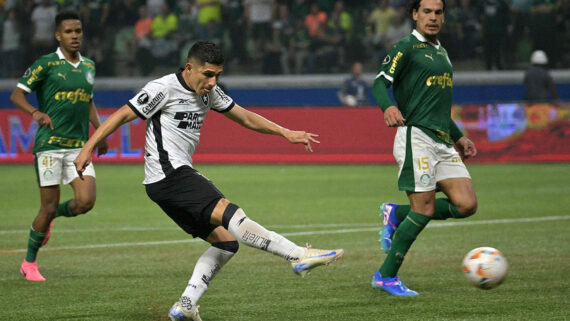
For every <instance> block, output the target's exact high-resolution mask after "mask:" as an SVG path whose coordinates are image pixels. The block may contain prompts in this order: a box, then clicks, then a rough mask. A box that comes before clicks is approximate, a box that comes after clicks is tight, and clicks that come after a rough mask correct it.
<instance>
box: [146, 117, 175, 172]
mask: <svg viewBox="0 0 570 321" xmlns="http://www.w3.org/2000/svg"><path fill="white" fill-rule="evenodd" d="M160 114H162V112H161V111H158V112H157V113H156V114H154V115H153V116H152V118H151V119H152V133H153V134H154V139H155V140H156V149H157V150H158V160H159V162H160V167H162V171H163V172H164V175H166V176H168V175H170V174H171V173H172V172H174V167H172V164H171V163H170V160H168V151H166V150H165V149H164V146H162V125H161V124H160Z"/></svg>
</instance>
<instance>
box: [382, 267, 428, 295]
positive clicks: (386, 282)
mask: <svg viewBox="0 0 570 321" xmlns="http://www.w3.org/2000/svg"><path fill="white" fill-rule="evenodd" d="M372 287H373V288H375V289H377V290H384V291H386V292H388V293H390V294H391V295H394V296H416V295H419V294H418V292H416V291H414V290H410V289H408V288H407V287H406V286H405V285H404V283H402V280H400V277H398V276H395V277H393V278H383V277H382V275H380V271H376V273H375V274H374V276H373V277H372Z"/></svg>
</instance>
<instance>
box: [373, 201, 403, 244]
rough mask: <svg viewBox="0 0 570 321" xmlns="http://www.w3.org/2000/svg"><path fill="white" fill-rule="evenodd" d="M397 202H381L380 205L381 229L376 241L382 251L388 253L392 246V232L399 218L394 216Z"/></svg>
mask: <svg viewBox="0 0 570 321" xmlns="http://www.w3.org/2000/svg"><path fill="white" fill-rule="evenodd" d="M397 207H398V204H394V203H383V204H382V206H380V218H381V219H382V230H381V231H380V233H379V234H380V239H379V240H378V242H380V244H381V245H382V251H384V252H386V253H388V251H389V250H390V247H392V238H393V237H394V232H396V229H397V228H398V225H400V220H399V219H398V218H397V217H396V208H397Z"/></svg>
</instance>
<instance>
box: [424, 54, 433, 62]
mask: <svg viewBox="0 0 570 321" xmlns="http://www.w3.org/2000/svg"><path fill="white" fill-rule="evenodd" d="M425 56H426V58H429V59H431V61H433V57H432V56H431V55H428V54H425Z"/></svg>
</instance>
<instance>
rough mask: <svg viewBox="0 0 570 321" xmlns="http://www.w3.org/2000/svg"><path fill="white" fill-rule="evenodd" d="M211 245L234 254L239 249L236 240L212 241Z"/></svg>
mask: <svg viewBox="0 0 570 321" xmlns="http://www.w3.org/2000/svg"><path fill="white" fill-rule="evenodd" d="M212 246H213V247H216V248H218V249H220V250H224V251H228V252H231V253H234V254H235V253H237V251H238V250H239V243H238V241H226V242H215V243H212Z"/></svg>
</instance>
